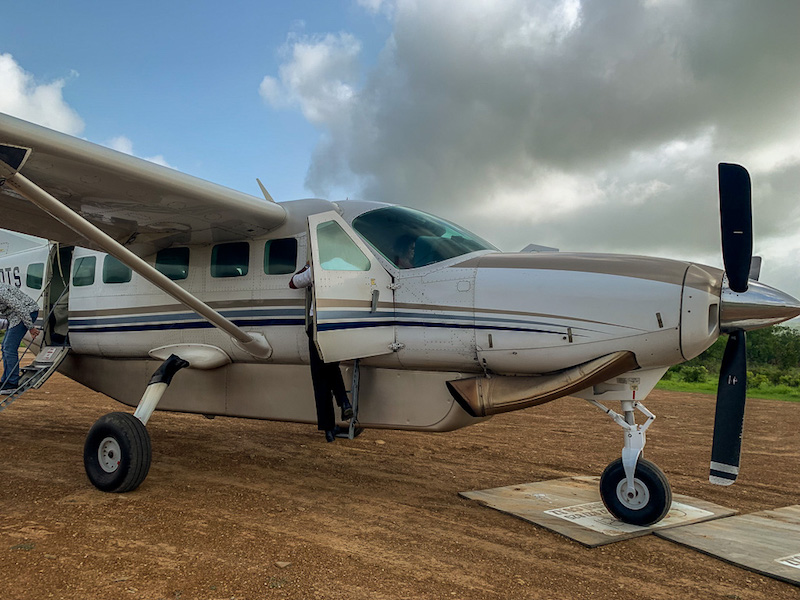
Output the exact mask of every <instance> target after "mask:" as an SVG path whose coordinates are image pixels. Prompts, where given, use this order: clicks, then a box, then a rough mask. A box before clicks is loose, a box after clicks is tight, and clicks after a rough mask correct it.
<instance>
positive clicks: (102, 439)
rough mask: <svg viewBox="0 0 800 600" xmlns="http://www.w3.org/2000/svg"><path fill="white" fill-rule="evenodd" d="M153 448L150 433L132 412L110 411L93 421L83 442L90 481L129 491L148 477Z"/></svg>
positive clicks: (101, 486)
mask: <svg viewBox="0 0 800 600" xmlns="http://www.w3.org/2000/svg"><path fill="white" fill-rule="evenodd" d="M151 456H152V450H151V446H150V434H149V433H148V432H147V428H146V427H145V426H144V423H142V422H141V421H140V420H139V419H137V418H136V417H134V416H133V415H131V414H128V413H123V412H113V413H109V414H107V415H104V416H102V417H100V418H99V419H98V420H97V422H96V423H95V424H94V425H92V428H91V429H90V430H89V435H87V436H86V443H85V444H84V446H83V466H84V467H85V468H86V475H87V476H88V477H89V481H91V482H92V484H93V485H94V486H95V487H96V488H97V489H99V490H102V491H104V492H117V493H122V492H130V491H133V490H135V489H136V488H137V487H139V485H141V483H142V482H143V481H144V479H145V477H147V472H148V471H149V470H150V459H151Z"/></svg>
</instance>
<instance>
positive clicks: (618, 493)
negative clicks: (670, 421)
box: [588, 400, 672, 527]
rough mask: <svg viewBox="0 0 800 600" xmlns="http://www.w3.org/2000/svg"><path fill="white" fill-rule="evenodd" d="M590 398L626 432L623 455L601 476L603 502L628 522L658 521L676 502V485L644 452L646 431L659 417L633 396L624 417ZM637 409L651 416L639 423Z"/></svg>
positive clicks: (625, 409)
mask: <svg viewBox="0 0 800 600" xmlns="http://www.w3.org/2000/svg"><path fill="white" fill-rule="evenodd" d="M588 402H590V403H591V404H594V405H595V406H597V407H598V408H600V409H601V410H602V411H603V412H605V413H606V414H608V415H609V416H610V417H611V418H612V419H613V420H614V422H615V423H617V425H619V426H620V427H622V429H623V430H624V435H625V445H624V447H623V449H622V458H618V459H617V460H615V461H614V462H612V463H611V464H609V465H608V466H607V467H606V469H605V471H603V475H602V476H601V477H600V498H601V499H602V500H603V504H605V506H606V508H607V509H608V512H610V513H611V514H612V515H614V516H615V517H616V518H617V519H619V520H620V521H623V522H625V523H630V524H631V525H639V526H642V527H646V526H648V525H653V524H655V523H658V522H659V521H660V520H661V519H663V518H664V517H666V516H667V513H668V512H669V509H670V507H671V506H672V489H671V488H670V485H669V481H667V477H666V475H664V472H663V471H661V469H659V468H658V467H657V466H656V465H655V464H653V463H652V462H650V461H649V460H645V459H644V458H642V456H641V455H642V450H643V449H644V445H645V431H647V428H648V427H650V424H651V423H652V422H653V421H654V420H655V418H656V417H655V415H654V414H653V413H651V412H650V411H649V410H647V409H646V408H645V407H644V405H643V404H642V403H640V402H636V401H633V400H630V401H627V400H626V401H623V402H622V410H623V412H624V413H625V416H624V417H623V416H622V415H620V414H618V413H616V412H614V411H613V410H611V409H609V408H606V407H605V406H603V405H602V404H600V403H599V402H596V401H594V400H589V401H588ZM634 410H638V411H639V412H641V413H642V414H643V415H645V416H646V417H647V420H646V421H645V422H644V423H643V424H641V425H637V424H636V420H635V419H634Z"/></svg>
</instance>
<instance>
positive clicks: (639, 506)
mask: <svg viewBox="0 0 800 600" xmlns="http://www.w3.org/2000/svg"><path fill="white" fill-rule="evenodd" d="M634 485H635V489H636V495H635V496H634V497H633V498H628V497H627V496H626V494H625V493H626V492H627V481H626V479H625V469H624V468H623V466H622V459H621V458H618V459H617V460H615V461H614V462H612V463H611V464H610V465H608V466H607V467H606V470H605V471H603V475H602V476H601V477H600V497H601V498H602V499H603V504H605V505H606V508H607V509H608V512H610V513H611V514H612V515H614V516H615V517H616V518H617V519H619V520H620V521H623V522H625V523H630V524H631V525H639V526H641V527H647V526H648V525H653V524H655V523H658V522H659V521H660V520H661V519H663V518H664V517H666V516H667V513H668V512H669V509H670V506H672V488H670V486H669V481H667V477H666V475H664V473H663V472H662V471H661V469H659V468H658V467H657V466H656V465H654V464H653V463H651V462H650V461H649V460H645V459H643V458H640V459H639V462H638V463H636V472H635V473H634Z"/></svg>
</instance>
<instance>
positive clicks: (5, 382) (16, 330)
mask: <svg viewBox="0 0 800 600" xmlns="http://www.w3.org/2000/svg"><path fill="white" fill-rule="evenodd" d="M27 331H28V328H27V327H25V324H24V323H17V324H16V325H14V327H12V328H11V329H9V330H8V331H6V336H5V337H4V338H3V378H2V380H1V381H0V386H2V387H4V388H16V387H17V386H18V385H19V365H18V364H17V362H18V361H19V345H20V343H22V338H23V337H25V333H26V332H27Z"/></svg>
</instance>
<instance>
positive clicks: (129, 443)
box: [83, 354, 189, 493]
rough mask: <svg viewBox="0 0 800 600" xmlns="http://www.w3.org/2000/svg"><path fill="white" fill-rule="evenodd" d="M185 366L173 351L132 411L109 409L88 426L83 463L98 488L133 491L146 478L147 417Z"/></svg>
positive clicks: (149, 449)
mask: <svg viewBox="0 0 800 600" xmlns="http://www.w3.org/2000/svg"><path fill="white" fill-rule="evenodd" d="M188 366H189V363H188V362H186V361H185V360H183V359H182V358H180V357H178V356H176V355H174V354H173V355H172V356H170V357H169V358H168V359H167V360H165V361H164V362H163V363H162V364H161V366H160V367H159V368H158V369H157V370H156V372H155V373H154V374H153V377H152V378H151V379H150V384H149V385H148V386H147V388H146V389H145V392H144V395H142V399H141V400H140V401H139V406H138V407H137V408H136V412H135V413H134V414H132V415H131V414H128V413H123V412H113V413H109V414H107V415H104V416H102V417H100V418H99V419H98V420H97V422H95V424H94V425H93V426H92V428H91V429H90V430H89V435H87V436H86V443H85V444H84V446H83V466H84V468H85V469H86V475H87V476H88V477H89V481H91V482H92V485H94V486H95V487H96V488H97V489H99V490H102V491H104V492H116V493H123V492H132V491H133V490H135V489H136V488H137V487H139V486H140V485H141V483H142V482H143V481H144V480H145V477H147V473H148V471H149V470H150V461H151V458H152V447H151V444H150V434H149V433H148V432H147V427H146V425H147V421H148V420H149V419H150V415H152V414H153V411H154V410H155V409H156V406H157V405H158V401H159V400H161V397H162V396H163V395H164V392H165V391H166V390H167V387H168V386H169V384H170V383H171V382H172V378H173V376H174V375H175V373H177V372H178V371H179V370H180V369H183V368H184V367H188Z"/></svg>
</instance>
